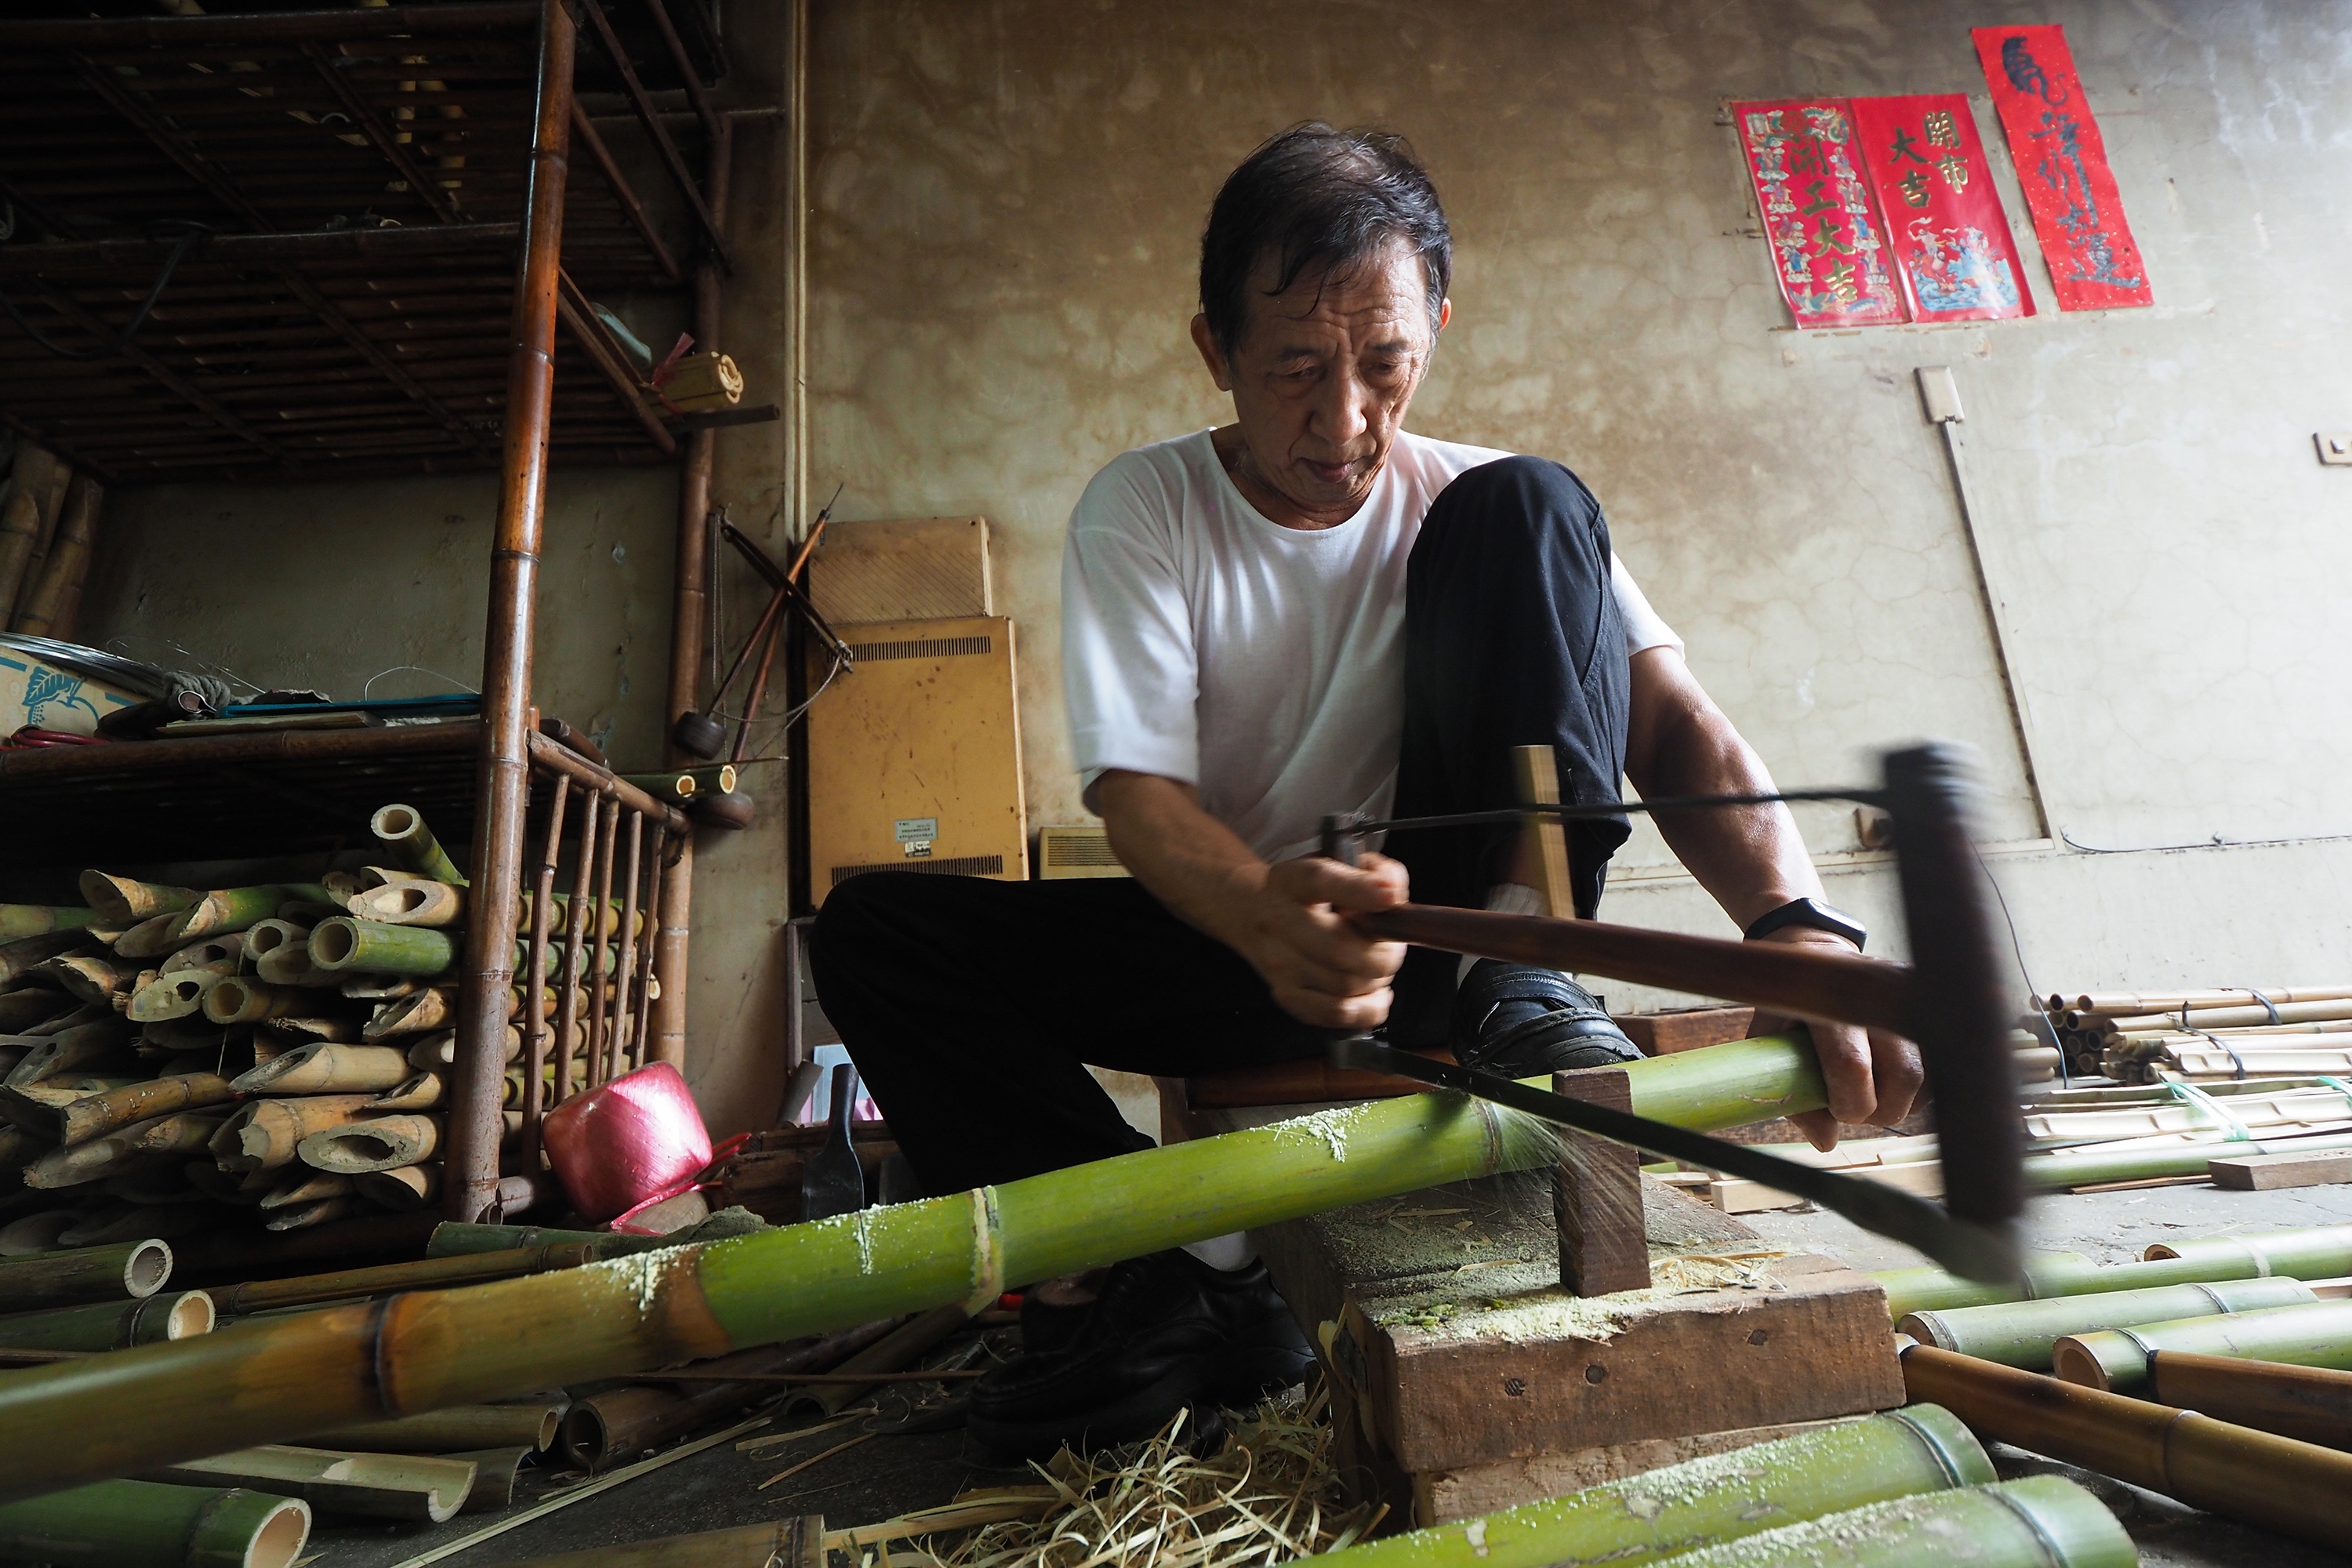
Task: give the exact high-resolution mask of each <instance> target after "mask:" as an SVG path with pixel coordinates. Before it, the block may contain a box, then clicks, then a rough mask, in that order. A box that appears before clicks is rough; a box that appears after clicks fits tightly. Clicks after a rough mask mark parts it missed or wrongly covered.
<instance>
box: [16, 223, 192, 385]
mask: <svg viewBox="0 0 2352 1568" xmlns="http://www.w3.org/2000/svg"><path fill="white" fill-rule="evenodd" d="M172 221H173V223H175V224H178V225H180V226H182V227H184V228H185V229H186V231H187V232H186V233H184V234H183V235H181V236H180V242H179V243H178V244H177V245H174V246H173V247H172V253H171V254H170V255H169V256H166V257H164V258H163V270H162V271H160V272H158V273H156V274H155V286H154V287H153V288H152V289H148V290H147V298H146V299H145V300H142V301H141V302H140V305H139V309H138V310H137V311H136V312H135V313H134V314H133V315H132V316H131V321H130V323H129V324H128V325H127V326H125V327H123V328H122V329H121V331H117V332H116V333H115V334H114V336H113V337H112V338H110V339H105V338H102V339H100V341H99V344H98V346H97V347H96V348H89V349H69V348H67V347H66V346H65V345H64V344H63V343H60V342H55V341H53V340H52V339H51V338H50V337H49V336H48V334H47V333H46V332H44V331H41V329H40V328H38V327H37V326H35V325H33V323H32V322H30V321H26V319H25V313H24V312H23V311H22V310H17V309H16V301H15V300H11V299H9V298H8V296H7V295H6V294H5V293H0V310H5V311H7V312H8V319H9V320H10V321H14V322H16V325H17V327H18V328H19V329H20V330H21V331H23V332H24V334H25V335H26V337H28V338H30V339H32V340H33V341H34V342H37V343H38V344H40V345H41V346H42V347H43V348H45V349H47V350H48V351H49V352H50V353H53V354H55V355H57V356H58V358H59V359H67V360H100V359H112V358H113V357H114V356H115V355H116V354H119V353H121V352H122V351H123V350H124V349H127V348H129V347H130V346H131V339H132V338H134V337H137V336H138V335H139V329H140V328H142V327H143V326H145V325H146V324H147V315H148V312H149V311H151V310H154V308H155V301H156V300H161V299H162V298H163V285H165V284H166V283H169V282H170V281H171V280H172V274H173V272H176V271H177V270H179V267H180V258H182V257H183V256H185V255H186V254H187V253H188V247H190V246H192V245H194V244H195V242H196V241H197V240H199V239H202V238H203V237H205V236H206V235H208V234H210V233H212V230H211V229H209V228H207V227H206V226H204V225H203V224H200V223H186V222H184V221H183V220H180V219H173V220H172Z"/></svg>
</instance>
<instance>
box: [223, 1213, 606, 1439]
mask: <svg viewBox="0 0 2352 1568" xmlns="http://www.w3.org/2000/svg"><path fill="white" fill-rule="evenodd" d="M625 1239H626V1238H624V1237H614V1236H604V1235H597V1236H596V1237H594V1238H593V1240H591V1241H587V1242H564V1243H556V1244H551V1245H540V1246H533V1247H516V1248H512V1249H510V1250H507V1251H501V1252H488V1253H475V1254H467V1255H466V1256H463V1257H457V1258H421V1259H419V1260H417V1261H415V1262H413V1263H384V1264H378V1265H376V1266H375V1267H373V1268H347V1269H343V1270H341V1271H340V1272H338V1273H333V1274H305V1275H300V1276H299V1277H297V1278H295V1279H259V1280H254V1281H252V1282H250V1283H247V1284H243V1285H230V1286H226V1287H218V1288H215V1289H214V1290H213V1291H212V1298H213V1304H214V1306H215V1308H217V1309H218V1310H219V1311H220V1312H221V1313H222V1315H223V1316H237V1317H243V1316H247V1315H250V1314H252V1313H255V1312H270V1311H277V1310H280V1309H282V1308H286V1307H309V1306H316V1305H318V1304H319V1303H320V1302H322V1301H348V1300H357V1299H359V1298H361V1297H366V1296H383V1295H389V1294H392V1293H394V1292H396V1291H402V1290H437V1289H450V1288H452V1287H456V1286H460V1285H476V1284H480V1283H482V1282H483V1281H485V1280H492V1279H520V1278H522V1277H523V1276H525V1275H530V1274H545V1273H549V1272H551V1271H554V1270H558V1269H565V1268H578V1267H580V1266H581V1265H582V1264H583V1263H592V1262H594V1261H595V1260H596V1258H598V1257H599V1256H601V1255H603V1253H604V1249H605V1247H606V1245H607V1244H614V1243H619V1242H621V1241H623V1240H625ZM527 1392H528V1391H527ZM289 1435H290V1434H289Z"/></svg>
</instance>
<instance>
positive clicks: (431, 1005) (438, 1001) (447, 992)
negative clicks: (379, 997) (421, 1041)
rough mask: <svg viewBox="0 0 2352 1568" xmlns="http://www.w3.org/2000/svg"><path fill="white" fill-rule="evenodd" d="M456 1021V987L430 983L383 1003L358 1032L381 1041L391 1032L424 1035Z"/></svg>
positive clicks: (392, 1033)
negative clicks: (413, 993)
mask: <svg viewBox="0 0 2352 1568" xmlns="http://www.w3.org/2000/svg"><path fill="white" fill-rule="evenodd" d="M456 1026H457V988H456V987H454V986H447V985H429V986H427V987H425V989H424V990H422V991H419V992H418V993H417V994H415V995H414V996H404V997H402V998H400V999H399V1000H398V1001H396V1002H388V1003H386V1004H385V1005H383V1007H382V1008H381V1009H379V1010H378V1011H377V1013H376V1016H374V1017H373V1018H370V1019H369V1020H368V1021H367V1025H366V1026H365V1027H364V1028H362V1030H361V1031H360V1032H361V1034H362V1036H363V1037H366V1038H368V1039H371V1040H380V1039H383V1038H386V1037H390V1036H394V1035H424V1034H430V1033H431V1032H432V1031H434V1030H435V1029H448V1028H455V1027H456Z"/></svg>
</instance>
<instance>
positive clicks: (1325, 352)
mask: <svg viewBox="0 0 2352 1568" xmlns="http://www.w3.org/2000/svg"><path fill="white" fill-rule="evenodd" d="M1275 268H1276V263H1275V260H1274V258H1271V257H1268V258H1264V259H1263V260H1261V262H1260V263H1259V266H1258V268H1256V270H1255V271H1254V272H1253V274H1252V276H1251V279H1250V289H1249V296H1248V298H1249V313H1248V316H1247V319H1246V322H1245V324H1244V328H1243V331H1242V335H1241V340H1240V342H1237V343H1235V344H1234V352H1233V353H1232V354H1231V355H1227V354H1226V353H1224V352H1223V349H1222V347H1221V346H1220V345H1219V344H1218V343H1217V342H1216V340H1215V339H1214V337H1213V336H1212V335H1211V334H1210V332H1209V330H1208V325H1207V322H1206V321H1205V319H1203V318H1201V317H1195V318H1194V319H1193V322H1192V338H1193V342H1196V343H1197V344H1199V345H1200V349H1201V357H1202V359H1204V360H1205V361H1207V362H1208V366H1209V373H1210V374H1212V375H1213V376H1214V377H1216V382H1217V385H1218V387H1219V388H1220V389H1222V390H1223V391H1226V392H1230V393H1232V394H1233V395H1234V416H1235V419H1236V421H1237V427H1238V432H1239V435H1240V437H1241V440H1242V445H1243V451H1242V453H1241V455H1240V459H1239V461H1237V462H1236V463H1235V464H1234V477H1235V478H1236V479H1240V480H1243V481H1244V493H1248V492H1250V491H1261V492H1263V491H1271V492H1272V494H1271V495H1265V494H1252V495H1251V496H1250V499H1251V500H1253V501H1255V502H1256V503H1258V504H1259V506H1260V507H1261V510H1268V513H1269V515H1270V516H1272V517H1273V518H1274V520H1275V521H1277V522H1282V523H1287V524H1289V525H1291V526H1294V527H1297V526H1305V527H1310V528H1320V527H1329V526H1331V525H1332V524H1335V523H1339V522H1343V521H1346V520H1347V519H1349V517H1352V516H1354V515H1355V512H1356V510H1357V509H1358V508H1359V507H1360V506H1362V505H1363V502H1364V498H1365V497H1366V496H1367V495H1369V494H1370V492H1371V488H1372V481H1373V480H1374V479H1377V478H1378V477H1379V476H1380V471H1381V464H1382V463H1384V462H1386V461H1387V460H1388V455H1389V447H1390V446H1391V443H1393V442H1394V441H1395V440H1396V433H1397V431H1398V429H1399V428H1400V427H1401V426H1402V425H1403V423H1404V411H1405V408H1406V405H1409V404H1410V403H1412V395H1413V392H1414V390H1415V389H1416V388H1418V387H1419V386H1420V385H1421V378H1422V376H1423V374H1426V373H1427V371H1428V369H1429V356H1430V353H1431V351H1432V350H1433V348H1434V347H1435V346H1436V342H1437V333H1436V328H1437V327H1442V326H1443V325H1444V322H1445V321H1446V319H1447V317H1448V316H1449V315H1450V314H1451V313H1452V309H1453V307H1452V305H1451V304H1450V303H1448V304H1445V305H1444V306H1442V307H1441V308H1440V310H1439V312H1438V319H1437V321H1436V323H1435V324H1434V325H1433V323H1432V322H1431V321H1430V319H1429V292H1428V289H1429V283H1428V278H1427V275H1426V274H1425V273H1424V271H1423V268H1422V262H1421V258H1420V257H1418V256H1416V255H1414V254H1413V253H1412V251H1410V250H1408V249H1406V248H1405V247H1403V246H1402V245H1396V246H1392V247H1390V248H1389V249H1387V250H1386V251H1384V252H1382V253H1381V255H1380V256H1379V257H1378V258H1374V259H1372V260H1369V261H1364V262H1360V263H1358V264H1357V265H1356V266H1354V267H1352V268H1349V269H1348V270H1346V271H1345V272H1343V273H1341V274H1339V276H1337V277H1332V276H1329V275H1328V274H1326V273H1324V272H1322V271H1319V270H1314V271H1308V272H1305V273H1302V274H1301V275H1300V276H1299V277H1298V278H1297V279H1296V280H1295V281H1293V282H1292V284H1291V286H1290V287H1289V288H1288V289H1286V290H1284V291H1283V292H1282V293H1281V294H1278V295H1276V296H1274V297H1272V298H1268V297H1267V296H1266V294H1265V289H1268V288H1271V287H1272V286H1273V283H1274V280H1275ZM1270 500H1271V501H1276V502H1279V503H1283V504H1280V505H1277V506H1276V507H1273V508H1268V507H1267V506H1266V502H1268V501H1270ZM1286 512H1288V513H1292V514H1295V515H1290V516H1286V515H1284V514H1285V513H1286Z"/></svg>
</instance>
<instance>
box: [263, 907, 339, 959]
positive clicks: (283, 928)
mask: <svg viewBox="0 0 2352 1568" xmlns="http://www.w3.org/2000/svg"><path fill="white" fill-rule="evenodd" d="M329 918H330V919H331V918H332V917H331V916H330V917H329ZM317 923H318V922H317V921H311V922H310V924H307V925H306V924H304V923H302V922H300V921H289V920H287V919H285V918H284V917H283V916H279V915H272V916H270V917H269V919H268V920H266V921H254V922H253V924H252V925H250V926H248V927H247V928H246V931H245V939H244V941H245V956H246V957H247V958H251V959H259V958H260V957H261V955H262V954H264V953H266V952H277V951H278V949H279V948H281V947H304V946H307V945H309V943H310V926H311V925H315V924H317Z"/></svg>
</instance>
